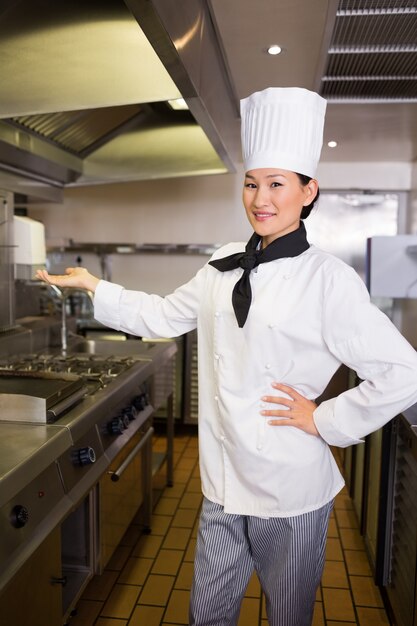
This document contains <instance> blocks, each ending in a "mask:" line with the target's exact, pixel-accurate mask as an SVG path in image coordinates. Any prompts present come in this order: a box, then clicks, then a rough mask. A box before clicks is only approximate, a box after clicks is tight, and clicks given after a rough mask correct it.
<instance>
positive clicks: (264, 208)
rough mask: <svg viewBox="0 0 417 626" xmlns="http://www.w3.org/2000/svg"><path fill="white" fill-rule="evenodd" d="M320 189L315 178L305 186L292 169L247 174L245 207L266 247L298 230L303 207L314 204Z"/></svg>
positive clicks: (261, 170) (262, 169)
mask: <svg viewBox="0 0 417 626" xmlns="http://www.w3.org/2000/svg"><path fill="white" fill-rule="evenodd" d="M317 189H318V183H317V181H316V180H315V179H312V180H311V181H310V182H309V183H308V184H307V185H302V184H301V181H300V179H299V178H298V176H297V174H295V173H294V172H289V171H288V170H279V169H275V168H261V169H255V170H250V171H249V172H247V173H246V176H245V184H244V188H243V204H244V206H245V209H246V215H247V216H248V220H249V222H250V223H251V226H252V228H253V229H254V231H255V232H256V233H257V234H258V235H260V236H261V237H262V247H263V248H265V247H266V246H267V245H269V244H270V243H271V242H272V241H274V239H277V238H278V237H282V236H283V235H287V234H288V233H290V232H292V231H293V230H297V228H298V227H299V225H300V214H301V211H302V209H303V206H308V205H309V204H311V202H312V201H313V200H314V198H315V196H316V194H317Z"/></svg>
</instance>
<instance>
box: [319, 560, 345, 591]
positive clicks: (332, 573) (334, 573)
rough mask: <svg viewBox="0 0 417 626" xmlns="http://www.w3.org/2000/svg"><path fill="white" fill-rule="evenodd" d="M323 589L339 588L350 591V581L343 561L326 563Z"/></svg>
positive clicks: (322, 580)
mask: <svg viewBox="0 0 417 626" xmlns="http://www.w3.org/2000/svg"><path fill="white" fill-rule="evenodd" d="M321 584H322V586H323V587H339V588H344V589H348V588H349V581H348V577H347V574H346V567H345V564H344V562H343V561H326V562H325V564H324V572H323V576H322V579H321Z"/></svg>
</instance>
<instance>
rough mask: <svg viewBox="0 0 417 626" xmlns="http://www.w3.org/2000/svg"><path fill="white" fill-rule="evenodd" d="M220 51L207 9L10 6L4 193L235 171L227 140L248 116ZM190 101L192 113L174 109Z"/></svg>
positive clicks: (115, 2)
mask: <svg viewBox="0 0 417 626" xmlns="http://www.w3.org/2000/svg"><path fill="white" fill-rule="evenodd" d="M218 49H219V46H218V42H217V40H216V35H215V31H214V29H213V26H212V23H211V20H210V16H209V13H208V9H207V6H206V3H205V2H203V0H185V1H184V2H181V10H180V11H179V10H178V3H173V2H166V1H164V0H155V1H153V2H150V1H149V0H126V2H123V1H122V0H106V1H105V2H103V1H102V0H68V1H66V2H61V3H60V2H56V0H8V1H7V0H6V2H3V3H2V7H1V9H0V58H1V65H0V80H1V84H2V93H1V95H0V185H1V183H2V174H3V186H5V184H4V180H6V179H7V181H8V183H7V184H8V186H9V188H11V187H12V186H13V185H12V183H11V182H10V181H11V180H12V182H13V181H14V182H15V184H16V186H17V187H21V185H19V179H21V177H24V178H25V179H26V180H31V181H37V182H38V183H39V190H41V189H42V186H46V187H49V188H54V189H55V190H56V191H57V193H59V192H60V191H61V190H62V189H63V188H64V187H65V186H67V185H80V184H94V183H104V182H117V181H127V180H144V179H150V178H165V177H173V176H183V175H193V174H194V175H197V174H207V173H219V172H226V171H230V170H232V169H233V164H232V163H233V158H234V157H235V155H230V154H229V152H230V150H229V147H226V145H225V142H224V139H222V138H221V137H226V143H227V141H228V136H229V137H230V138H232V137H233V138H235V137H236V136H237V134H238V113H237V110H236V107H235V103H234V98H233V94H232V91H231V89H230V86H229V83H228V80H227V75H226V72H225V69H224V67H223V65H222V59H221V57H220V55H219V52H218ZM181 97H184V98H185V100H186V102H187V104H188V106H189V110H185V111H184V110H174V109H173V108H171V106H170V105H169V104H168V101H171V100H176V99H178V98H181ZM225 129H226V131H225ZM230 145H233V141H231V143H230ZM6 174H7V176H6ZM15 177H17V180H14V178H15ZM12 190H14V191H16V189H12ZM18 190H19V191H20V192H21V193H24V189H23V188H19V189H18ZM32 191H33V190H32V189H31V193H32ZM49 194H50V189H49ZM46 195H47V194H46ZM44 197H45V196H44ZM48 199H50V198H48ZM53 199H56V197H54V198H53Z"/></svg>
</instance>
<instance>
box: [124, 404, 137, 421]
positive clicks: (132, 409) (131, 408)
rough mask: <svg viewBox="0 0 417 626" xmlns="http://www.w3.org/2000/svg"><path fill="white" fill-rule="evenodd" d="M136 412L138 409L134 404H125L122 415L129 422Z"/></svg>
mask: <svg viewBox="0 0 417 626" xmlns="http://www.w3.org/2000/svg"><path fill="white" fill-rule="evenodd" d="M137 414H138V410H137V408H136V407H135V406H133V404H132V406H127V407H126V408H125V409H123V415H124V416H125V417H127V419H128V420H129V422H132V421H133V420H134V419H135V418H136V416H137Z"/></svg>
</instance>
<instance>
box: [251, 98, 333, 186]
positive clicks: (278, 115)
mask: <svg viewBox="0 0 417 626" xmlns="http://www.w3.org/2000/svg"><path fill="white" fill-rule="evenodd" d="M326 104H327V103H326V100H325V99H324V98H322V97H321V96H319V95H318V94H317V93H315V92H314V91H309V90H308V89H301V88H299V87H288V88H276V87H270V88H269V89H264V90H263V91H257V92H255V93H253V94H252V95H251V96H249V97H248V98H245V99H244V100H241V101H240V113H241V118H242V151H243V162H244V166H245V171H246V172H247V171H249V170H252V169H256V168H260V167H273V168H279V169H284V170H290V171H291V172H298V173H299V174H305V175H306V176H310V177H311V178H313V177H314V176H315V173H316V169H317V164H318V162H319V158H320V152H321V146H322V143H323V126H324V114H325V112H326Z"/></svg>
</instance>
